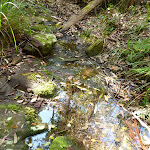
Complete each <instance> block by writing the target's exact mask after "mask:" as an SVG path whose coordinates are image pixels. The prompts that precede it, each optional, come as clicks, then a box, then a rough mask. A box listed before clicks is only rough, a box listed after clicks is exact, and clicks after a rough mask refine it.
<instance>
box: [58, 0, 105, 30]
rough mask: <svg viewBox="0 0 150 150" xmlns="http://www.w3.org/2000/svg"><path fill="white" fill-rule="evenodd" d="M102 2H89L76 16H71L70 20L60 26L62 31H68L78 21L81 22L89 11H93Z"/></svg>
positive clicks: (97, 0)
mask: <svg viewBox="0 0 150 150" xmlns="http://www.w3.org/2000/svg"><path fill="white" fill-rule="evenodd" d="M103 1H104V0H93V1H91V2H89V3H88V4H87V5H86V6H85V7H84V8H83V9H82V10H81V11H80V12H79V14H78V15H72V16H71V17H70V19H69V20H68V21H67V22H66V23H64V24H63V25H62V27H61V28H62V29H61V30H60V31H61V32H62V31H66V30H68V29H69V28H70V27H71V26H72V25H74V24H76V23H77V22H78V21H80V20H82V19H83V18H84V16H85V15H86V14H88V13H89V12H90V11H91V10H93V9H94V8H95V7H96V6H97V5H99V4H100V3H102V2H103Z"/></svg>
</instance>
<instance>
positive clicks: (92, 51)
mask: <svg viewBox="0 0 150 150" xmlns="http://www.w3.org/2000/svg"><path fill="white" fill-rule="evenodd" d="M102 51H103V41H102V40H101V39H99V40H97V41H95V42H94V43H93V44H91V45H90V46H89V47H88V48H87V49H86V53H87V54H88V55H89V56H96V55H98V54H100V53H102Z"/></svg>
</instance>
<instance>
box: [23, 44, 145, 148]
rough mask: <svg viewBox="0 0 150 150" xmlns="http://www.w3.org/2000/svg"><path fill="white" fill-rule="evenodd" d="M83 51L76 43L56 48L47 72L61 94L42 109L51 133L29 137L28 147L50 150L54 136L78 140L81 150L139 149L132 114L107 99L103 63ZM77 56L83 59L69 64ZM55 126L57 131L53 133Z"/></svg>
mask: <svg viewBox="0 0 150 150" xmlns="http://www.w3.org/2000/svg"><path fill="white" fill-rule="evenodd" d="M79 49H80V48H78V47H76V46H75V45H74V44H73V43H68V42H66V44H65V42H64V44H63V45H61V44H60V45H59V44H58V45H57V46H56V49H55V53H54V54H53V56H52V57H51V58H49V65H48V66H46V70H48V71H49V72H50V73H51V74H52V76H53V80H54V82H55V83H56V84H57V86H58V92H57V95H56V96H55V97H54V98H52V99H48V101H49V105H48V106H47V107H45V108H42V109H41V111H40V112H39V116H40V117H41V120H42V122H43V123H47V125H48V126H49V129H50V130H51V131H49V132H45V133H42V134H39V135H35V136H32V137H29V138H27V139H26V144H28V143H32V144H33V145H32V147H31V148H30V150H34V149H36V148H38V147H40V148H43V149H46V150H47V149H49V146H44V144H45V143H46V142H48V141H50V142H51V141H52V140H51V137H53V136H54V137H57V136H60V135H67V136H68V137H69V138H71V139H72V140H73V141H78V142H75V143H78V146H79V147H80V149H89V150H117V149H118V150H134V149H137V147H140V143H139V141H138V140H136V141H135V140H134V139H132V138H131V137H130V136H129V129H128V127H127V125H126V121H128V123H129V124H130V123H131V120H130V119H129V118H130V117H129V114H128V113H127V112H126V111H125V110H123V108H122V107H120V106H119V104H118V102H117V101H116V100H115V99H111V98H107V87H106V86H105V83H104V80H103V74H102V70H101V68H100V66H99V64H96V63H95V62H93V61H92V60H91V59H89V58H88V57H86V56H84V51H83V52H82V53H81V49H80V50H79ZM82 55H83V56H82ZM74 57H76V58H79V59H78V60H77V61H72V62H71V61H70V62H69V61H68V58H69V59H70V58H74ZM65 60H67V61H65ZM55 127H57V130H56V131H53V129H54V128H55ZM140 129H141V130H140V131H141V134H146V133H147V132H146V129H145V128H142V127H141V128H140ZM143 131H144V132H143ZM80 143H83V144H80Z"/></svg>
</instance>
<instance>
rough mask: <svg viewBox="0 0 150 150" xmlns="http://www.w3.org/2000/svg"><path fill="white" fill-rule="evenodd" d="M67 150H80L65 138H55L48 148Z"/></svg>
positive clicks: (51, 149)
mask: <svg viewBox="0 0 150 150" xmlns="http://www.w3.org/2000/svg"><path fill="white" fill-rule="evenodd" d="M67 149H74V150H80V149H79V148H78V147H77V146H75V145H74V144H73V143H72V142H71V141H70V140H69V139H68V138H67V137H65V136H59V137H56V138H55V139H54V141H53V142H52V144H51V146H50V150H67Z"/></svg>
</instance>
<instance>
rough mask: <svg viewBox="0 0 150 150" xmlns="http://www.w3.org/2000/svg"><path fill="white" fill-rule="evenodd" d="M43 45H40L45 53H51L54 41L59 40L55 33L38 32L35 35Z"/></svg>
mask: <svg viewBox="0 0 150 150" xmlns="http://www.w3.org/2000/svg"><path fill="white" fill-rule="evenodd" d="M33 38H34V39H36V40H38V41H39V42H40V43H41V45H40V46H39V47H38V48H39V49H40V51H41V53H42V54H43V55H46V54H49V53H51V51H52V48H53V46H54V43H55V42H56V41H57V39H56V36H55V35H54V34H41V33H40V34H36V35H34V36H33Z"/></svg>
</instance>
